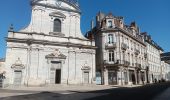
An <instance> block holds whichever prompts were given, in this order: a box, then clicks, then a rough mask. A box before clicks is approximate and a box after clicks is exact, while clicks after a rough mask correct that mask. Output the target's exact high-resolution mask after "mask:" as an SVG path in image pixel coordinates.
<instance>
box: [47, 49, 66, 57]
mask: <svg viewBox="0 0 170 100" xmlns="http://www.w3.org/2000/svg"><path fill="white" fill-rule="evenodd" d="M46 58H58V59H66V56H65V55H64V54H62V53H61V52H60V51H59V50H58V49H56V50H55V51H54V52H53V53H51V54H48V55H46Z"/></svg>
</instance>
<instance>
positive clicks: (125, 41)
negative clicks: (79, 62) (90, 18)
mask: <svg viewBox="0 0 170 100" xmlns="http://www.w3.org/2000/svg"><path fill="white" fill-rule="evenodd" d="M93 23H94V22H92V27H93ZM86 37H88V38H89V39H91V40H94V41H95V44H96V46H97V47H98V49H97V50H96V70H97V73H101V77H102V84H105V85H131V84H142V83H146V82H147V76H146V75H147V69H148V68H147V52H146V44H145V42H144V38H143V37H142V35H141V34H140V29H139V27H138V26H137V24H136V23H135V22H132V23H131V24H130V25H126V24H125V23H124V18H123V17H121V16H113V14H112V13H109V14H104V13H102V12H99V13H98V14H97V16H96V26H95V27H94V28H93V29H92V30H91V31H89V32H88V33H87V35H86Z"/></svg>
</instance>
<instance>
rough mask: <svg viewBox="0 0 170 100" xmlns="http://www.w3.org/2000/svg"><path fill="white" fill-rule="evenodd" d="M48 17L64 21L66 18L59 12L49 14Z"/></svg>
mask: <svg viewBox="0 0 170 100" xmlns="http://www.w3.org/2000/svg"><path fill="white" fill-rule="evenodd" d="M49 16H53V17H59V18H64V19H65V18H66V16H65V15H64V14H63V13H61V12H52V13H50V14H49Z"/></svg>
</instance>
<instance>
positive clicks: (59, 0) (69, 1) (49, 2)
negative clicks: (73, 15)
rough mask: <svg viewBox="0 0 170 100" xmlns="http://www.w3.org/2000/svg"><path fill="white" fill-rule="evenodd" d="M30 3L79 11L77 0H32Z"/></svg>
mask: <svg viewBox="0 0 170 100" xmlns="http://www.w3.org/2000/svg"><path fill="white" fill-rule="evenodd" d="M31 4H32V5H41V6H46V7H51V8H59V9H64V10H68V11H75V12H80V8H79V6H78V2H77V0H32V1H31Z"/></svg>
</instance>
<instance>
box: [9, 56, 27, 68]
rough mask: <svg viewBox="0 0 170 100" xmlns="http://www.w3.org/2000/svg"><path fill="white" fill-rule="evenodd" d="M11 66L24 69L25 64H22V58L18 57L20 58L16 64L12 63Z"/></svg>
mask: <svg viewBox="0 0 170 100" xmlns="http://www.w3.org/2000/svg"><path fill="white" fill-rule="evenodd" d="M11 68H12V69H24V68H25V66H24V65H23V64H22V62H21V60H20V58H18V60H16V62H15V64H12V66H11Z"/></svg>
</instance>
